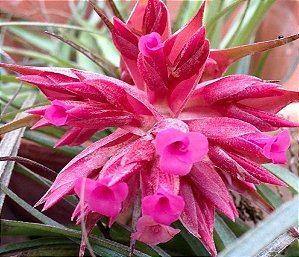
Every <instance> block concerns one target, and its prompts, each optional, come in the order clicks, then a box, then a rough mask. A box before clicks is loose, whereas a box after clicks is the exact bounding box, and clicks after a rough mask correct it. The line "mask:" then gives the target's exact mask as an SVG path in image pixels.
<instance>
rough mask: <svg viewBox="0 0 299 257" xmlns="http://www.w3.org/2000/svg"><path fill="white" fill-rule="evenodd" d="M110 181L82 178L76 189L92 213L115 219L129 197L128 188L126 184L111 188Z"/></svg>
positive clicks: (122, 183)
mask: <svg viewBox="0 0 299 257" xmlns="http://www.w3.org/2000/svg"><path fill="white" fill-rule="evenodd" d="M108 181H109V180H108V179H107V178H106V179H103V180H101V181H95V180H92V179H83V178H80V179H78V180H77V181H76V184H75V188H74V189H75V192H76V194H77V195H78V196H79V197H80V198H81V199H82V200H84V202H86V203H87V206H88V208H89V209H90V210H91V211H94V212H97V213H98V214H101V215H105V216H108V217H112V218H114V217H116V216H117V215H118V214H119V213H120V211H121V208H122V202H123V201H124V200H125V199H126V197H127V195H128V186H127V184H126V183H124V182H121V183H116V184H114V185H112V186H109V185H108ZM82 188H84V191H82Z"/></svg>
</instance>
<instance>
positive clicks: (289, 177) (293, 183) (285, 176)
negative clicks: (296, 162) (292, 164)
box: [264, 164, 299, 194]
mask: <svg viewBox="0 0 299 257" xmlns="http://www.w3.org/2000/svg"><path fill="white" fill-rule="evenodd" d="M264 167H265V168H266V169H267V170H269V171H270V172H271V173H273V174H274V175H275V176H276V177H278V178H280V179H281V180H282V181H283V182H285V183H286V184H287V185H288V186H289V189H290V190H291V191H292V192H294V193H296V194H298V193H299V178H298V177H297V176H296V175H295V174H294V173H292V172H290V171H289V170H287V169H285V168H283V167H281V166H279V165H275V164H265V165H264Z"/></svg>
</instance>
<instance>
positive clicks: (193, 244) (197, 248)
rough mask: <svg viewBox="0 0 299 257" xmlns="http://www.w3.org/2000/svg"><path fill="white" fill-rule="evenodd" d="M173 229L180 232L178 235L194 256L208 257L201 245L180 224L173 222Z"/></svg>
mask: <svg viewBox="0 0 299 257" xmlns="http://www.w3.org/2000/svg"><path fill="white" fill-rule="evenodd" d="M174 227H175V228H178V229H180V230H181V232H180V234H181V236H182V237H183V238H184V240H185V241H186V243H187V244H188V245H189V247H190V249H191V250H192V251H193V253H194V256H209V253H208V252H207V250H206V249H205V248H204V246H203V245H202V243H201V242H200V241H199V240H198V238H196V237H195V236H193V235H192V234H191V233H190V232H189V231H188V230H187V229H186V228H185V227H184V226H183V225H182V223H181V222H175V223H174Z"/></svg>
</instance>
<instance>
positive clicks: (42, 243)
mask: <svg viewBox="0 0 299 257" xmlns="http://www.w3.org/2000/svg"><path fill="white" fill-rule="evenodd" d="M66 245H72V246H73V247H76V245H74V243H73V242H72V241H71V240H69V239H62V238H39V239H32V240H30V241H25V242H19V243H13V244H8V245H3V246H0V254H8V253H14V252H18V251H25V250H30V249H36V248H39V247H47V246H52V247H53V246H59V248H61V247H62V246H66ZM59 248H58V249H56V252H59ZM56 256H57V255H56Z"/></svg>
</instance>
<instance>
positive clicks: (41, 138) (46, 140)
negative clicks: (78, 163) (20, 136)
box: [24, 130, 83, 157]
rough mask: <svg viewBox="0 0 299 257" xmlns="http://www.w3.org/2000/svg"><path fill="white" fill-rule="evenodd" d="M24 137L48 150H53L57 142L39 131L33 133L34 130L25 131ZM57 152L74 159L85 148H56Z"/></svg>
mask: <svg viewBox="0 0 299 257" xmlns="http://www.w3.org/2000/svg"><path fill="white" fill-rule="evenodd" d="M24 137H25V138H26V139H29V140H31V141H33V142H36V143H38V144H40V145H43V146H46V147H48V148H53V146H54V145H55V143H56V141H57V140H55V139H53V138H52V137H50V136H48V135H46V134H44V133H41V132H38V131H32V130H30V131H29V130H27V131H25V134H24ZM55 150H56V151H57V152H60V153H63V154H65V155H67V156H72V157H73V156H76V155H77V154H79V153H80V152H81V151H82V150H83V147H81V146H76V147H68V146H63V147H59V148H56V149H55Z"/></svg>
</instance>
